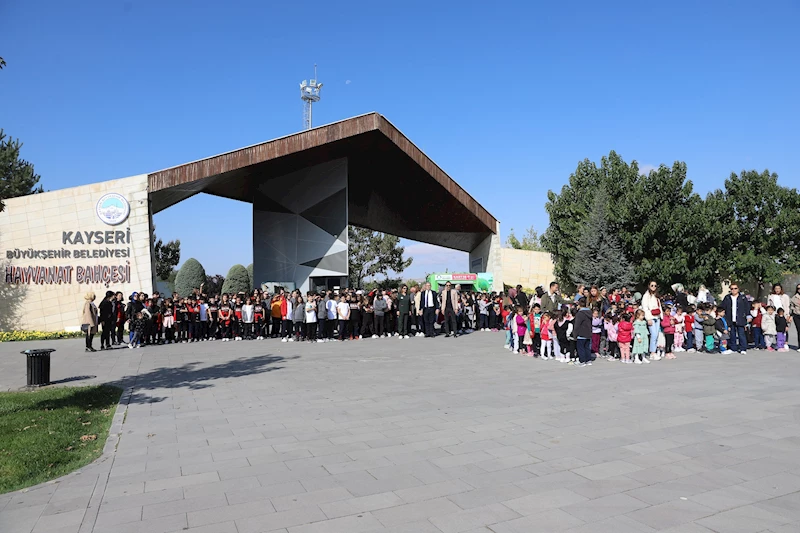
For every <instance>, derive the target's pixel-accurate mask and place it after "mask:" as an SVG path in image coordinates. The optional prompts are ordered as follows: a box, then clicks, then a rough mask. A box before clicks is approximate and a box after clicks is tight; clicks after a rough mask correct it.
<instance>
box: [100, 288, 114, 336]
mask: <svg viewBox="0 0 800 533" xmlns="http://www.w3.org/2000/svg"><path fill="white" fill-rule="evenodd" d="M113 300H114V291H106V297H105V298H103V301H102V302H100V306H99V312H100V323H101V324H102V325H103V331H102V332H101V333H100V350H110V349H111V337H112V336H113V335H114V330H115V329H116V324H115V323H114V322H115V320H114V318H115V317H114V303H113Z"/></svg>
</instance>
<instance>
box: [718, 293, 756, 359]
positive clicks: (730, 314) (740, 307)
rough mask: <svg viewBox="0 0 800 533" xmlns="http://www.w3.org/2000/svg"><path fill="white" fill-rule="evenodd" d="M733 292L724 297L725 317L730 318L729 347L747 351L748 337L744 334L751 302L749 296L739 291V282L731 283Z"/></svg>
mask: <svg viewBox="0 0 800 533" xmlns="http://www.w3.org/2000/svg"><path fill="white" fill-rule="evenodd" d="M730 290H731V293H730V294H727V295H725V298H723V299H722V308H723V309H725V318H726V319H727V320H728V332H729V333H730V341H729V342H728V349H729V350H733V351H734V352H739V353H743V354H744V353H747V337H745V334H744V327H745V326H746V325H747V317H748V316H750V302H748V301H747V297H746V296H745V295H744V294H742V293H741V292H739V284H738V283H731V286H730Z"/></svg>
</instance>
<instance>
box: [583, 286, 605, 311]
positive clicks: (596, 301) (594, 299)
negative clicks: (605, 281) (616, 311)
mask: <svg viewBox="0 0 800 533" xmlns="http://www.w3.org/2000/svg"><path fill="white" fill-rule="evenodd" d="M586 304H587V306H588V307H589V309H591V310H592V311H597V312H598V313H600V314H601V315H602V313H603V296H602V295H601V294H600V289H598V288H597V285H592V287H591V288H590V289H589V297H588V298H587V299H586Z"/></svg>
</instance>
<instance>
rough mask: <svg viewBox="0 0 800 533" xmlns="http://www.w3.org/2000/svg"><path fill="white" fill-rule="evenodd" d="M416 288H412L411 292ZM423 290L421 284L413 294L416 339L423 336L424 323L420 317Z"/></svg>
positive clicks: (423, 285) (423, 286)
mask: <svg viewBox="0 0 800 533" xmlns="http://www.w3.org/2000/svg"><path fill="white" fill-rule="evenodd" d="M415 288H416V287H412V288H411V290H412V291H414V289H415ZM424 290H425V284H424V283H423V284H422V286H421V287H420V288H418V289H417V290H416V291H415V292H414V313H415V315H414V320H415V322H416V324H417V334H416V335H415V336H416V337H422V336H423V335H425V322H424V320H423V317H422V303H421V302H422V292H423V291H424Z"/></svg>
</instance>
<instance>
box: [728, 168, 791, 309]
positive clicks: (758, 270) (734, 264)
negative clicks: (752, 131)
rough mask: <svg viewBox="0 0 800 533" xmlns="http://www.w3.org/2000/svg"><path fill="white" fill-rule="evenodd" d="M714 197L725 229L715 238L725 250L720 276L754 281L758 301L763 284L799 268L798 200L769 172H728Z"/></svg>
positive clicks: (775, 280) (776, 176) (775, 175)
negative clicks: (728, 176) (728, 174)
mask: <svg viewBox="0 0 800 533" xmlns="http://www.w3.org/2000/svg"><path fill="white" fill-rule="evenodd" d="M715 194H716V195H717V196H718V197H719V199H720V201H721V207H720V211H721V212H722V213H723V214H722V216H721V225H723V226H724V228H725V230H726V231H725V232H723V233H722V234H719V235H717V238H719V239H721V240H722V241H723V246H725V249H726V250H727V253H726V254H724V256H723V257H724V265H725V272H724V273H725V274H726V275H727V276H726V277H728V278H729V279H741V280H752V281H755V282H756V283H757V284H758V286H759V295H758V296H759V297H761V296H762V294H763V290H764V286H765V285H766V284H769V283H773V282H778V281H780V279H781V278H782V277H783V274H784V273H785V272H787V271H790V272H792V271H797V269H798V268H800V250H798V247H799V246H800V195H799V194H798V192H797V189H790V188H788V187H782V186H780V185H778V175H777V174H774V173H772V174H771V173H770V172H769V171H768V170H765V171H764V172H761V173H759V172H757V171H755V170H748V171H742V172H741V174H739V175H737V174H735V173H732V174H731V176H730V178H728V179H727V180H725V191H724V192H722V191H716V193H715ZM718 216H719V215H718Z"/></svg>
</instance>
